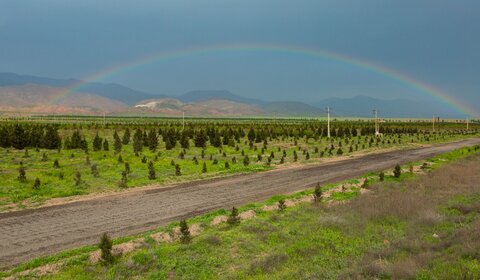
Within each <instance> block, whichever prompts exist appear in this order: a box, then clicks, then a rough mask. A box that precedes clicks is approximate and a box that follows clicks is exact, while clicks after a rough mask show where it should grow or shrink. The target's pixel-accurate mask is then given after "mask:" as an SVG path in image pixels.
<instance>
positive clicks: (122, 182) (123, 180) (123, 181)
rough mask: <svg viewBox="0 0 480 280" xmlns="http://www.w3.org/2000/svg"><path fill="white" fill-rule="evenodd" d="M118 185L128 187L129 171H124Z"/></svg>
mask: <svg viewBox="0 0 480 280" xmlns="http://www.w3.org/2000/svg"><path fill="white" fill-rule="evenodd" d="M118 186H119V187H120V188H126V187H127V172H126V171H122V179H120V181H119V182H118Z"/></svg>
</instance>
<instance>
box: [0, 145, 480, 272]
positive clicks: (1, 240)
mask: <svg viewBox="0 0 480 280" xmlns="http://www.w3.org/2000/svg"><path fill="white" fill-rule="evenodd" d="M475 144H480V138H477V139H469V140H464V141H460V142H455V143H449V144H442V145H437V146H433V147H427V148H418V149H413V150H404V151H393V152H387V153H382V154H372V155H367V156H362V157H356V158H351V159H348V160H343V161H337V162H332V163H324V164H316V165H308V166H303V167H297V168H290V169H282V170H273V171H268V172H262V173H256V174H250V175H242V176H234V177H229V178H221V179H214V180H206V181H199V182H194V183H184V184H179V185H176V186H174V187H171V188H158V189H149V190H145V191H138V192H132V193H128V194H115V195H112V196H108V197H102V198H98V199H92V200H88V201H79V202H74V203H70V204H65V205H58V206H52V207H46V208H41V209H36V210H24V211H19V212H12V213H1V214H0V268H5V267H8V266H11V265H15V264H18V263H20V262H23V261H26V260H29V259H32V258H34V257H38V256H44V255H49V254H52V253H55V252H59V251H62V250H65V249H70V248H75V247H79V246H82V245H90V244H95V243H96V242H97V241H98V239H99V236H100V235H101V233H103V232H109V233H111V234H112V235H113V236H114V237H118V236H124V235H131V234H136V233H140V232H142V231H146V230H150V229H153V228H157V227H159V226H161V225H164V224H166V223H168V222H170V221H174V220H179V219H182V218H186V217H190V216H194V215H198V214H201V213H205V212H208V211H211V210H214V209H219V208H230V207H232V206H238V205H242V204H246V203H249V202H256V201H262V200H265V199H267V198H269V197H271V196H272V195H276V194H285V193H291V192H294V191H300V190H303V189H306V188H309V187H312V186H314V185H315V184H316V183H317V182H320V183H322V184H324V183H331V182H336V181H341V180H345V179H348V178H352V177H355V176H359V175H362V174H365V173H367V172H371V171H379V170H383V169H387V168H391V167H393V166H394V165H395V164H397V163H407V162H411V161H417V160H421V159H426V158H430V157H433V156H435V155H437V154H441V153H444V152H448V151H451V150H454V149H456V148H460V147H465V146H471V145H475Z"/></svg>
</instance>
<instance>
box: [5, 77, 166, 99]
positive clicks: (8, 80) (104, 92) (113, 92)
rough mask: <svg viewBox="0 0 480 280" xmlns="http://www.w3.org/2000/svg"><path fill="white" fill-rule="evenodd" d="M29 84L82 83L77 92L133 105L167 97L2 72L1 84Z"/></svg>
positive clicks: (63, 85) (75, 83) (114, 86)
mask: <svg viewBox="0 0 480 280" xmlns="http://www.w3.org/2000/svg"><path fill="white" fill-rule="evenodd" d="M28 84H32V85H33V84H35V85H43V86H51V87H60V88H72V87H76V86H78V85H80V84H81V85H82V86H81V87H79V88H78V89H77V91H76V93H79V94H85V93H88V94H95V95H98V96H102V97H105V98H109V99H113V100H116V101H119V102H122V103H125V104H129V105H133V104H135V103H137V102H138V101H141V100H144V99H150V98H163V97H166V96H165V95H161V94H150V93H146V92H142V91H138V90H134V89H131V88H129V87H125V86H122V85H119V84H103V83H84V82H83V81H81V80H77V79H52V78H44V77H36V76H30V75H18V74H15V73H0V86H18V85H28Z"/></svg>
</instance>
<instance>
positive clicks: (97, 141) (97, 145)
mask: <svg viewBox="0 0 480 280" xmlns="http://www.w3.org/2000/svg"><path fill="white" fill-rule="evenodd" d="M102 141H103V140H102V138H101V137H100V136H98V132H97V134H96V135H95V138H93V150H94V151H100V150H101V149H102Z"/></svg>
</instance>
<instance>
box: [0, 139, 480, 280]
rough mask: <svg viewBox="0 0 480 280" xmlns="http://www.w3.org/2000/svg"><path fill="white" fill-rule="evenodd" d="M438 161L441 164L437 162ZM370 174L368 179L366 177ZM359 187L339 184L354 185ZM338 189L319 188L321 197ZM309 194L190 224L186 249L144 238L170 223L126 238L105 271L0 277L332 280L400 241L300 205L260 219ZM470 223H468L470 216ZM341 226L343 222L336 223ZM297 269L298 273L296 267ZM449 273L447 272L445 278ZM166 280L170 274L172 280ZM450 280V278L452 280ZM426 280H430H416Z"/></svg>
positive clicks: (451, 206)
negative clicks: (235, 218) (234, 217)
mask: <svg viewBox="0 0 480 280" xmlns="http://www.w3.org/2000/svg"><path fill="white" fill-rule="evenodd" d="M474 152H475V149H473V148H470V149H469V148H463V149H459V150H456V151H453V152H450V153H446V154H443V155H440V156H438V157H436V158H435V159H437V163H436V164H434V165H433V167H434V168H437V166H440V165H444V164H446V163H447V162H448V161H453V160H458V159H461V158H464V157H466V156H469V155H472V154H474ZM441 159H443V160H441ZM373 175H376V174H367V175H366V176H365V177H372V176H373ZM386 178H389V179H391V180H392V181H391V182H385V183H384V184H391V183H392V182H397V183H401V182H403V181H404V180H412V177H411V175H410V174H403V175H402V176H401V177H400V178H394V179H393V178H390V176H386ZM377 180H378V179H377V178H375V179H374V178H371V179H370V185H372V184H375V183H376V182H377ZM358 182H359V179H352V180H348V181H345V182H343V183H344V184H345V183H358ZM338 185H341V184H329V185H326V186H322V189H323V190H324V191H326V190H328V189H331V188H333V187H337V186H338ZM358 191H359V190H358V189H354V191H349V192H344V193H342V192H339V193H335V194H334V195H333V196H332V197H331V198H330V199H332V200H348V199H352V198H354V197H355V196H356V195H357V194H358ZM312 192H313V191H312V190H306V191H303V192H299V193H295V194H291V195H281V196H275V197H272V198H271V199H269V200H267V201H265V202H263V203H254V204H249V205H245V206H243V207H239V209H240V211H245V210H250V209H253V210H255V211H256V212H257V217H256V218H255V219H252V220H248V221H245V222H243V223H242V224H241V225H240V226H238V227H234V228H232V227H230V226H227V225H221V226H219V227H212V226H210V225H209V224H210V222H211V221H212V220H213V218H214V217H216V216H218V215H228V214H229V212H228V211H226V210H224V209H220V210H217V211H214V212H211V213H207V214H205V215H201V216H197V217H194V218H191V219H189V221H188V222H189V224H193V223H201V224H203V225H204V228H205V230H204V232H203V233H202V234H201V235H200V236H199V237H196V238H194V239H193V242H192V243H191V244H189V245H182V244H178V243H169V244H164V243H162V244H156V243H155V242H154V241H153V240H152V239H151V237H149V235H150V234H152V233H155V232H159V231H169V230H171V229H172V228H173V227H175V226H177V225H178V222H172V223H170V224H169V225H168V226H166V227H163V228H159V229H156V230H153V231H150V232H146V233H144V234H141V235H139V236H129V237H123V238H119V239H116V240H114V243H115V244H119V243H123V242H126V241H129V240H133V239H138V238H144V240H145V245H144V248H143V249H140V250H136V251H134V252H132V253H129V254H127V255H125V256H122V257H121V258H120V259H118V260H117V262H116V263H115V264H114V265H113V266H111V267H108V268H106V267H103V266H101V265H91V264H89V261H88V254H89V252H91V251H93V250H95V249H96V248H95V247H94V246H88V247H82V248H79V249H75V250H69V251H66V252H62V253H59V254H57V255H55V256H50V257H43V258H38V259H35V260H32V261H30V262H27V263H25V264H22V265H20V266H18V267H15V268H14V269H13V270H10V271H7V272H3V273H0V277H6V276H8V275H12V274H15V273H17V272H20V271H25V270H28V269H32V268H35V267H39V266H42V265H45V264H49V263H58V262H61V263H64V265H63V267H62V269H61V271H60V272H59V273H58V274H55V275H51V276H49V277H48V278H53V279H67V278H74V279H111V278H130V277H132V276H134V275H140V276H142V277H144V278H147V279H163V278H167V277H169V276H172V275H173V276H176V277H177V278H182V279H212V278H232V279H239V278H247V277H248V278H253V279H271V278H269V277H274V278H287V279H288V278H292V279H293V278H309V277H313V276H314V275H324V276H325V277H324V278H330V279H335V278H337V277H338V276H339V275H341V274H342V273H343V272H344V271H345V270H348V268H349V267H351V266H352V265H353V264H354V263H355V262H359V261H360V260H361V258H362V256H363V255H364V254H365V253H366V252H368V251H369V250H371V249H376V250H383V249H386V248H387V247H388V244H385V240H389V241H390V242H393V241H395V240H402V239H403V238H405V236H406V234H407V224H406V223H405V222H404V221H402V219H399V218H395V217H394V216H386V217H384V218H381V219H374V220H371V221H369V222H368V223H366V224H365V226H364V227H362V230H358V229H357V228H356V227H355V228H354V229H352V227H354V226H355V223H352V224H353V226H352V227H347V230H346V229H345V223H347V224H348V223H349V222H348V219H353V221H356V220H358V217H355V215H353V216H348V215H347V216H344V217H343V218H342V217H340V218H339V220H338V219H337V220H335V219H333V220H332V218H331V217H330V218H329V215H327V214H328V213H327V212H328V211H326V209H325V208H323V207H318V206H315V205H311V204H301V205H299V206H295V207H292V208H287V210H286V212H285V213H278V212H275V211H274V212H263V211H261V210H260V208H261V207H262V206H263V205H271V204H275V203H277V202H278V201H279V200H280V199H289V198H301V197H303V196H305V195H309V194H311V193H312ZM476 201H480V196H479V195H478V194H476V195H458V196H455V197H453V198H451V199H450V200H449V201H448V203H446V204H445V205H444V206H443V207H441V208H440V211H442V213H444V214H445V215H447V216H451V217H454V218H455V217H458V216H461V217H462V220H461V223H458V222H457V221H456V220H455V219H453V221H445V222H442V223H439V224H436V225H434V226H433V227H431V228H426V229H424V231H422V232H423V235H424V238H425V239H428V240H427V241H429V242H434V241H435V240H432V238H430V239H429V237H431V235H432V233H433V232H437V233H442V232H444V233H452V232H455V231H456V230H458V229H459V228H461V227H462V225H464V224H466V223H471V222H472V221H473V220H474V219H475V215H474V214H472V213H469V214H468V215H463V214H462V213H459V211H458V210H455V209H456V208H455V207H457V206H458V205H469V204H472V203H475V202H476ZM469 215H470V216H469ZM342 219H346V220H342ZM299 264H301V265H299ZM455 265H456V266H458V267H459V268H463V267H464V266H469V267H471V268H472V269H473V271H475V270H474V269H475V267H476V265H478V263H477V264H475V263H474V262H471V261H464V260H459V261H458V263H455ZM445 269H447V268H446V264H445V261H443V262H442V261H438V263H437V264H434V265H432V266H431V267H430V268H429V269H426V270H422V272H421V273H420V274H419V275H420V276H421V277H427V276H429V275H430V276H431V275H440V274H441V273H443V271H444V270H445ZM452 271H453V270H452ZM172 273H173V274H172ZM451 273H453V272H451ZM422 279H432V278H428V277H427V278H422Z"/></svg>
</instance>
